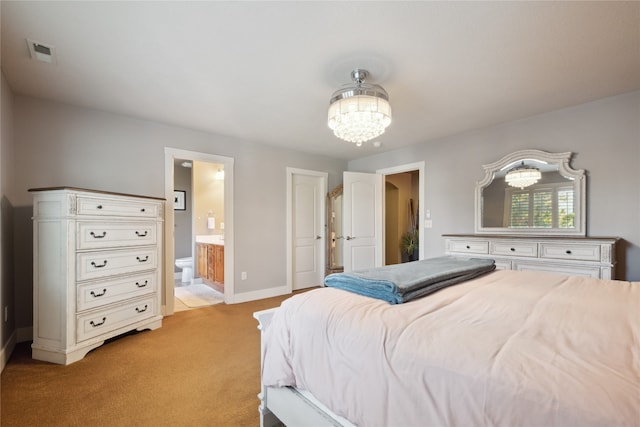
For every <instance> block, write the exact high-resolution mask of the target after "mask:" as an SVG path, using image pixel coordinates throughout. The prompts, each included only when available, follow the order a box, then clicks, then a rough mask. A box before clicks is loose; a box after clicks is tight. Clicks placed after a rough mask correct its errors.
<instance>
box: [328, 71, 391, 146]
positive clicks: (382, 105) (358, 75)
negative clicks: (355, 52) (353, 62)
mask: <svg viewBox="0 0 640 427" xmlns="http://www.w3.org/2000/svg"><path fill="white" fill-rule="evenodd" d="M368 75H369V72H368V71H367V70H362V69H359V68H356V69H355V70H353V71H352V72H351V79H352V80H353V82H354V85H351V86H347V87H345V88H343V89H340V90H337V91H335V92H334V93H333V95H332V96H331V101H330V102H329V120H328V124H329V128H330V129H331V130H333V133H334V135H335V136H337V137H338V138H340V139H344V140H345V141H349V142H353V143H354V144H356V145H357V146H358V147H360V146H361V145H362V143H363V142H366V141H369V140H371V139H373V138H377V137H378V136H380V135H382V134H383V133H384V130H385V128H386V127H387V126H389V125H390V124H391V106H390V105H389V95H388V94H387V92H386V91H385V90H384V89H383V88H382V87H381V86H378V85H373V84H368V83H365V82H364V80H365V79H366V78H367V76H368Z"/></svg>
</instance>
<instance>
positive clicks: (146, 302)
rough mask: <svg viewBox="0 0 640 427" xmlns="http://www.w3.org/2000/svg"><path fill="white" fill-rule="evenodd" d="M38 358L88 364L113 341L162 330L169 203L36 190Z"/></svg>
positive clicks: (65, 190) (74, 191)
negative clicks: (92, 354)
mask: <svg viewBox="0 0 640 427" xmlns="http://www.w3.org/2000/svg"><path fill="white" fill-rule="evenodd" d="M29 191H31V192H33V193H34V202H33V286H34V289H33V344H32V357H33V358H34V359H38V360H44V361H48V362H53V363H58V364H64V365H67V364H70V363H73V362H76V361H78V360H80V359H82V358H83V357H84V356H85V355H86V354H87V353H88V352H89V351H90V350H92V349H94V348H96V347H99V346H100V345H102V344H103V343H104V341H105V340H106V339H108V338H112V337H114V336H117V335H120V334H122V333H124V332H128V331H131V330H134V329H135V330H143V329H156V328H159V327H161V326H162V314H161V292H160V290H161V289H162V280H161V279H162V231H163V224H162V223H163V215H164V211H163V209H164V200H163V199H159V198H153V197H143V196H133V195H125V194H117V193H105V192H98V191H92V190H84V189H77V188H69V187H56V188H36V189H31V190H29Z"/></svg>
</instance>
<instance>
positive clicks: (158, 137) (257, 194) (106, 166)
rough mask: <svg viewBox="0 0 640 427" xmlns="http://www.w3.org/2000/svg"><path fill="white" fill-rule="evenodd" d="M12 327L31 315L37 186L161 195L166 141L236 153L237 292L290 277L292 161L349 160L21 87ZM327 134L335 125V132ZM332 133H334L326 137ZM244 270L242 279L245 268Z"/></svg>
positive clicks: (309, 164)
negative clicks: (37, 95) (27, 93)
mask: <svg viewBox="0 0 640 427" xmlns="http://www.w3.org/2000/svg"><path fill="white" fill-rule="evenodd" d="M14 119H15V120H14V134H15V147H16V156H15V167H16V173H15V180H14V185H15V193H16V209H15V211H14V214H15V217H16V218H15V222H16V224H17V231H16V234H17V235H18V233H19V235H20V236H21V239H20V242H19V244H17V245H16V246H17V251H16V284H15V289H16V293H17V294H18V295H19V296H18V303H19V305H18V307H17V318H16V326H17V327H25V326H30V325H31V324H32V307H31V298H32V266H31V263H32V242H31V239H32V231H31V209H32V204H33V203H32V200H31V195H30V193H29V192H28V189H29V188H32V187H50V186H74V187H84V188H91V189H97V190H106V191H115V192H125V193H132V194H141V195H148V196H155V197H164V174H165V172H164V148H165V147H172V148H176V149H183V150H190V151H196V152H202V153H209V154H215V155H221V156H227V157H233V158H235V163H234V204H235V207H234V216H235V217H234V229H235V236H234V239H235V242H234V243H235V254H234V258H235V270H236V273H237V274H236V277H235V278H234V281H235V292H236V294H240V293H244V292H251V291H257V290H261V289H268V288H273V287H281V286H285V285H286V246H285V238H286V230H285V228H286V215H285V210H286V167H295V168H301V169H310V170H319V171H326V172H328V173H329V188H332V187H333V186H335V185H337V184H338V183H340V182H342V171H343V170H345V169H346V165H347V163H346V162H345V161H342V160H336V159H332V158H330V157H322V156H312V155H308V154H303V153H299V152H294V151H291V150H284V149H280V148H274V147H269V146H265V145H261V144H254V143H250V142H247V141H243V140H239V139H234V138H228V137H224V136H220V135H213V134H210V133H205V132H198V131H195V130H190V129H185V128H180V127H175V126H169V125H164V124H160V123H155V122H150V121H145V120H138V119H135V118H131V117H127V116H120V115H114V114H108V113H104V112H100V111H95V110H90V109H83V108H77V107H71V106H68V105H63V104H58V103H53V102H48V101H44V100H38V99H34V98H29V97H22V96H16V97H15V99H14ZM329 135H330V134H329ZM328 137H330V136H328ZM241 271H246V272H247V273H248V279H247V280H243V281H241V280H240V277H239V272H241Z"/></svg>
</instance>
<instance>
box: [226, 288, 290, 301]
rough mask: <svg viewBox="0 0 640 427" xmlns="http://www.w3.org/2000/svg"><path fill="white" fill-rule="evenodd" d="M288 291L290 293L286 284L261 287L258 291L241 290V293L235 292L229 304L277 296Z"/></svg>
mask: <svg viewBox="0 0 640 427" xmlns="http://www.w3.org/2000/svg"><path fill="white" fill-rule="evenodd" d="M288 293H290V291H289V290H288V289H287V286H286V285H285V286H280V287H277V288H269V289H262V290H259V291H252V292H243V293H241V294H235V295H234V297H233V301H231V304H238V303H242V302H249V301H255V300H258V299H265V298H271V297H277V296H280V295H285V294H288Z"/></svg>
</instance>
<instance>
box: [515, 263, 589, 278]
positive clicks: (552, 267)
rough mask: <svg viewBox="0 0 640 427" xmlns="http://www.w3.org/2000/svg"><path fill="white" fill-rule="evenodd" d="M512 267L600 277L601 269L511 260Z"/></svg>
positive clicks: (523, 269)
mask: <svg viewBox="0 0 640 427" xmlns="http://www.w3.org/2000/svg"><path fill="white" fill-rule="evenodd" d="M513 269H514V270H518V271H544V272H547V273H555V274H563V275H566V276H582V277H593V278H596V279H597V278H600V277H601V271H600V267H598V266H597V265H595V266H594V265H566V264H562V263H551V262H528V261H513Z"/></svg>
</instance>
